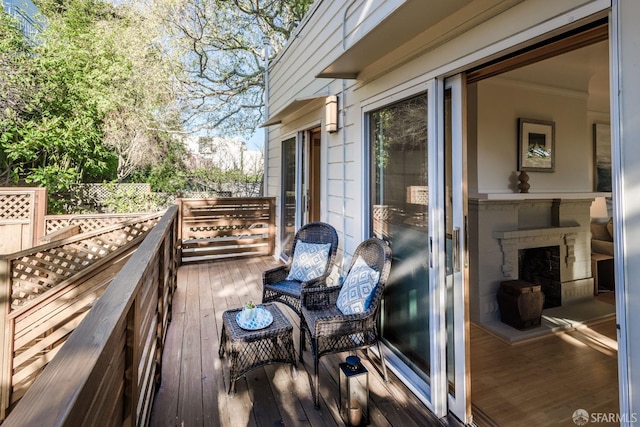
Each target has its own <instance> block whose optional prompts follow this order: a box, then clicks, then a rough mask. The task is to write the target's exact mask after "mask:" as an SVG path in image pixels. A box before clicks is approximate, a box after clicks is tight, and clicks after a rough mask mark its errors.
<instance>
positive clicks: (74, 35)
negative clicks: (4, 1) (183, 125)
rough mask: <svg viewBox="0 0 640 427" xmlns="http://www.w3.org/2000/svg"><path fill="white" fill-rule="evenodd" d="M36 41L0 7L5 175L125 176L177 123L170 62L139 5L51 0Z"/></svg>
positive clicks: (16, 179)
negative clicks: (31, 41) (138, 10)
mask: <svg viewBox="0 0 640 427" xmlns="http://www.w3.org/2000/svg"><path fill="white" fill-rule="evenodd" d="M38 5H39V7H40V9H41V11H42V12H43V14H44V15H45V16H46V17H47V18H48V19H47V25H46V29H45V30H43V32H42V33H41V37H40V38H39V40H38V41H37V43H35V44H33V45H30V44H29V43H27V41H26V40H25V38H24V37H23V36H22V34H21V33H20V31H19V30H18V28H17V26H16V25H15V23H14V22H13V21H11V19H9V18H8V17H7V15H6V14H5V13H4V11H2V13H1V14H0V17H1V20H0V35H1V36H0V72H2V73H1V74H0V95H2V96H0V99H1V101H0V177H4V181H5V185H6V184H8V183H27V184H31V185H37V186H44V187H47V188H48V191H49V194H50V196H51V197H53V198H54V199H55V198H56V197H57V196H58V195H60V194H62V193H63V192H64V190H65V189H67V188H68V187H69V186H70V185H73V184H74V183H78V182H100V181H103V180H113V179H116V178H117V179H120V180H123V179H125V178H126V177H127V176H128V175H129V174H130V173H131V172H132V171H133V170H135V169H136V168H140V167H145V166H150V165H153V164H154V163H155V162H156V161H157V159H158V157H160V156H161V155H162V154H163V149H162V147H163V146H164V145H166V144H167V142H166V141H167V140H168V139H169V138H170V136H169V132H170V131H171V130H174V129H179V121H178V120H176V118H177V117H178V116H179V113H177V112H176V111H174V106H173V101H174V98H175V97H174V95H173V93H172V91H171V90H168V89H167V88H168V87H169V86H170V83H169V81H170V80H171V77H170V74H169V73H168V72H167V71H166V69H168V68H170V66H168V65H169V64H167V63H166V62H165V61H163V58H162V52H161V50H159V48H158V45H157V44H154V41H153V40H152V39H151V38H150V37H147V36H146V32H145V31H146V27H145V26H144V25H142V23H143V20H142V21H141V17H140V16H139V14H138V13H136V11H135V10H134V9H129V8H124V7H116V6H113V5H111V4H109V3H106V2H102V1H99V0H69V1H64V2H62V1H58V0H43V1H40V2H39V4H38Z"/></svg>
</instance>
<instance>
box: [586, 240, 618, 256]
mask: <svg viewBox="0 0 640 427" xmlns="http://www.w3.org/2000/svg"><path fill="white" fill-rule="evenodd" d="M591 252H597V253H599V254H605V255H611V256H613V242H608V241H606V240H592V241H591Z"/></svg>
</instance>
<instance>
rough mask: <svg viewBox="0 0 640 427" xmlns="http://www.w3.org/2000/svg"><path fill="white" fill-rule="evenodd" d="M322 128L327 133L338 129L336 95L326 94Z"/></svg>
mask: <svg viewBox="0 0 640 427" xmlns="http://www.w3.org/2000/svg"><path fill="white" fill-rule="evenodd" d="M324 128H325V130H326V131H327V132H329V133H334V132H337V131H338V97H337V96H336V95H331V96H327V99H326V100H325V103H324Z"/></svg>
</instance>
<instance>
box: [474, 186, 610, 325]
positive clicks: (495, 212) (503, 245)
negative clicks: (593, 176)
mask: <svg viewBox="0 0 640 427" xmlns="http://www.w3.org/2000/svg"><path fill="white" fill-rule="evenodd" d="M599 195H600V193H566V194H562V193H561V194H558V193H555V194H552V195H551V194H482V195H476V197H470V198H469V238H470V242H469V262H470V268H469V312H470V317H471V320H472V321H473V322H475V323H478V324H480V325H483V324H484V325H489V324H491V323H495V322H499V321H500V313H499V309H498V302H497V298H496V293H497V291H498V288H499V286H500V283H501V282H502V281H506V280H514V279H519V277H518V253H519V251H520V250H522V249H528V248H537V247H549V246H558V247H559V249H560V282H561V296H560V299H561V304H562V305H564V304H570V303H571V302H573V301H578V300H584V299H588V298H593V277H592V275H591V243H590V228H589V227H590V225H589V224H590V207H591V203H592V201H593V200H594V198H595V197H598V196H599Z"/></svg>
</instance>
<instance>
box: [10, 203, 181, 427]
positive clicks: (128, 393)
mask: <svg viewBox="0 0 640 427" xmlns="http://www.w3.org/2000/svg"><path fill="white" fill-rule="evenodd" d="M177 235H178V208H177V206H172V207H170V208H169V209H168V210H167V212H166V213H165V214H164V216H163V217H162V218H161V219H160V220H159V222H158V223H157V225H156V226H155V227H154V228H153V229H152V230H151V231H150V232H149V234H148V236H147V237H146V238H145V240H144V241H143V242H142V244H141V245H140V246H139V248H138V249H137V251H136V252H135V253H134V254H133V255H131V258H130V259H129V260H128V262H127V263H126V265H125V266H124V267H122V269H121V270H120V272H119V273H118V274H117V276H116V277H115V278H114V279H113V280H112V282H111V284H110V285H109V287H108V288H107V289H106V290H105V291H104V293H103V294H102V297H101V298H99V299H98V300H97V301H96V302H95V303H94V304H93V307H92V308H91V310H90V311H89V312H88V313H87V314H86V316H85V318H84V320H82V322H81V323H80V324H79V325H78V326H77V328H76V330H75V331H74V332H73V333H72V334H71V336H69V338H68V339H67V341H66V343H65V345H64V346H63V347H61V348H59V349H58V351H57V354H56V357H55V358H53V359H52V360H51V361H50V362H49V364H48V366H47V368H46V369H45V370H44V371H42V373H41V374H40V375H39V376H38V378H37V379H36V380H35V381H34V383H33V384H32V385H31V387H30V388H29V390H28V391H27V392H26V394H25V395H24V396H23V398H22V399H21V401H20V402H19V403H18V405H17V406H16V407H15V408H14V409H13V410H12V412H11V413H10V415H9V416H8V417H7V419H6V420H5V422H4V426H27V425H29V426H31V425H33V426H36V425H37V426H54V425H55V426H62V425H69V426H81V425H105V424H108V425H131V426H139V425H146V424H147V423H148V418H149V414H150V411H151V405H152V403H153V397H154V393H155V388H156V385H157V384H158V383H159V375H160V372H161V366H160V364H161V361H162V350H163V348H164V342H165V338H166V330H167V326H168V322H169V315H170V312H171V298H172V295H173V290H174V289H175V285H176V271H177V265H178V262H177V261H178V245H177ZM5 330H7V328H6V327H5Z"/></svg>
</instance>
